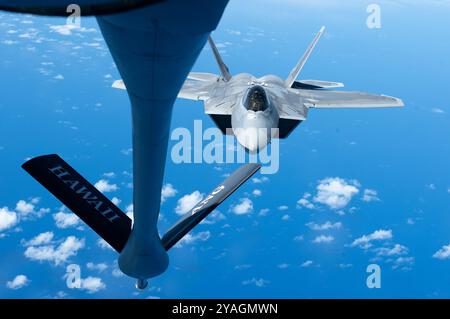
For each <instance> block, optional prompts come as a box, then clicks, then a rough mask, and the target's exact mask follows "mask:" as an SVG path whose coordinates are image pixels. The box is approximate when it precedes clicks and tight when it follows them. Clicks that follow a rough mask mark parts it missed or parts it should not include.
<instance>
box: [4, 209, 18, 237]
mask: <svg viewBox="0 0 450 319" xmlns="http://www.w3.org/2000/svg"><path fill="white" fill-rule="evenodd" d="M17 222H18V218H17V214H16V212H13V211H10V210H9V209H8V207H3V208H0V232H1V231H4V230H7V229H9V228H11V227H13V226H14V225H16V224H17Z"/></svg>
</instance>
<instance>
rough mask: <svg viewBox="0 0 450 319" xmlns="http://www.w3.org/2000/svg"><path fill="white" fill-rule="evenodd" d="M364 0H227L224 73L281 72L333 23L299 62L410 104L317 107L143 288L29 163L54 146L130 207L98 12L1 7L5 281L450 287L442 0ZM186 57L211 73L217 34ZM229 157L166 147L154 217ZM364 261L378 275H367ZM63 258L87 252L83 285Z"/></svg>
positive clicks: (106, 293) (251, 289) (96, 294)
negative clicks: (377, 17)
mask: <svg viewBox="0 0 450 319" xmlns="http://www.w3.org/2000/svg"><path fill="white" fill-rule="evenodd" d="M369 3H371V2H367V1H348V2H345V5H341V3H339V5H337V4H336V2H334V1H329V0H327V1H314V4H310V3H309V2H308V1H300V0H299V1H295V0H281V1H279V0H277V1H273V0H262V1H256V0H254V1H246V2H245V3H244V4H242V3H239V4H238V3H237V1H233V0H231V2H230V4H229V6H228V8H227V10H226V13H225V14H224V17H223V19H222V21H221V23H220V25H219V27H218V29H217V30H216V31H215V32H214V34H213V36H214V39H215V40H216V42H217V43H218V45H219V48H220V50H221V52H222V54H223V58H224V60H225V62H226V63H227V64H228V66H229V68H230V71H231V72H232V73H240V72H248V73H252V74H255V75H257V76H262V75H265V74H269V73H272V74H275V75H278V76H280V77H285V76H287V74H288V73H289V71H290V69H291V68H292V67H293V66H294V65H295V63H296V62H297V60H298V58H299V57H300V55H301V54H302V53H303V51H304V49H305V48H306V46H307V45H308V44H309V42H310V41H311V39H312V37H313V35H314V33H315V32H317V31H318V30H319V29H320V27H321V26H322V25H326V26H327V32H326V34H325V36H324V37H323V38H322V40H321V41H320V43H319V45H318V46H317V48H316V50H315V52H314V53H313V55H312V57H311V59H310V60H309V61H308V64H307V65H306V67H305V69H304V70H303V72H302V74H301V78H303V79H320V80H330V81H339V82H344V83H345V84H346V89H348V90H360V91H367V92H373V93H382V94H387V95H392V96H397V97H400V98H402V99H403V100H404V102H405V104H406V107H405V108H403V109H386V110H312V111H311V112H310V114H309V117H308V120H307V121H306V122H304V123H302V124H301V126H299V128H298V129H297V130H295V131H294V133H293V134H291V135H290V136H289V138H288V139H286V140H283V141H282V142H281V145H280V148H281V155H280V170H279V172H278V173H277V174H275V175H270V176H266V177H265V178H264V176H261V175H258V176H256V177H257V178H256V179H253V180H251V181H250V182H249V183H247V184H246V185H244V186H243V187H242V188H241V189H240V190H239V191H238V192H237V193H236V194H234V195H233V196H232V197H230V198H229V199H228V200H227V201H226V202H225V203H224V204H223V205H222V206H220V207H219V211H217V212H215V213H214V214H213V216H212V217H210V218H209V219H208V220H207V223H203V224H201V225H199V227H198V228H196V229H195V230H194V231H193V232H192V233H191V236H189V237H188V238H187V240H185V241H184V242H183V243H182V245H180V246H179V247H176V248H174V249H173V250H172V251H171V252H170V254H169V255H170V266H169V269H168V271H167V272H166V273H165V274H163V275H162V276H160V277H158V278H155V279H153V280H152V281H151V288H150V289H149V290H148V291H146V292H144V293H138V292H136V290H135V289H134V282H133V280H132V279H130V278H127V277H126V276H123V275H121V274H120V272H119V271H118V270H117V266H116V264H115V260H116V257H117V255H116V253H115V252H113V251H112V250H110V249H108V248H107V247H104V246H102V245H101V243H99V241H98V237H97V236H96V235H95V234H94V233H93V232H92V231H91V230H89V229H88V228H87V227H86V226H84V225H83V224H82V223H81V222H80V221H79V220H77V219H76V218H75V217H74V215H72V214H71V213H70V212H69V211H67V210H66V209H64V208H63V207H61V204H60V203H59V202H58V201H57V200H55V199H54V198H53V197H52V196H51V195H50V194H49V193H47V192H46V191H45V189H43V188H42V187H41V186H40V185H38V184H37V183H36V182H34V181H33V180H32V179H31V177H29V176H28V175H26V173H25V172H24V171H22V170H21V168H20V165H21V164H22V163H23V162H24V161H25V160H26V158H29V157H32V156H37V155H41V154H47V153H58V154H60V155H61V156H62V157H63V158H65V159H66V160H67V161H68V162H69V163H70V164H71V165H72V166H74V167H75V168H76V169H77V170H78V171H79V172H80V173H81V174H83V175H84V176H85V177H86V178H87V179H88V180H90V181H91V182H93V183H96V182H99V181H101V182H100V183H99V184H97V185H100V186H99V187H101V188H102V190H103V191H104V192H105V194H106V195H107V196H108V197H110V198H111V199H112V198H115V199H114V200H115V201H118V202H119V203H118V205H119V206H120V207H121V208H122V209H123V210H124V211H127V210H128V211H129V210H130V209H131V208H130V207H129V205H130V204H131V196H132V190H131V188H130V187H129V184H130V182H131V177H130V173H129V172H130V171H131V154H130V151H129V150H130V140H131V127H130V110H129V102H128V100H127V97H126V95H125V94H124V92H122V91H117V90H114V89H112V88H111V84H112V82H113V81H114V80H115V79H118V78H119V76H118V73H117V70H116V68H115V66H114V63H113V61H112V59H111V57H110V55H109V53H108V50H107V48H106V46H105V43H104V41H103V40H102V37H101V34H100V33H99V31H98V27H97V25H96V23H95V21H94V20H93V19H89V18H83V19H82V29H76V30H75V29H70V28H67V27H66V26H65V20H64V19H59V18H43V17H32V16H27V15H15V14H7V13H0V74H1V77H2V85H1V86H2V93H1V98H0V161H1V162H0V163H1V165H0V250H1V251H2V257H1V259H0V267H1V269H2V270H1V271H0V297H4V298H73V297H78V298H107V297H113V298H130V297H136V298H148V297H158V298H168V297H172V298H177V297H206V298H209V297H274V298H276V297H286V298H320V297H322V298H351V297H353V298H390V297H394V298H406V297H413V298H416V297H438V298H448V297H450V288H449V287H450V275H449V271H448V270H449V266H450V236H449V234H448V229H449V227H450V214H449V203H450V172H449V170H448V169H447V168H448V163H449V161H450V143H449V139H448V137H449V136H450V117H449V114H450V105H449V100H450V96H449V91H448V80H447V77H446V75H448V74H449V73H450V61H449V59H448V56H450V46H449V45H448V43H447V42H448V41H446V38H448V35H446V32H447V31H446V30H448V29H449V27H450V25H449V20H448V14H449V12H450V4H449V3H448V1H431V2H429V1H420V0H418V1H411V2H410V1H408V2H406V1H379V2H378V3H379V4H380V5H381V9H382V11H381V19H382V28H381V29H377V30H374V29H368V28H367V26H366V18H367V16H368V13H366V8H367V5H368V4H369ZM275 12H276V13H275ZM194 70H195V71H200V72H212V73H217V67H216V65H215V61H214V60H213V58H212V54H211V51H210V50H209V48H205V50H204V51H203V52H202V54H201V56H200V57H199V59H198V61H197V63H196V65H195V66H194ZM173 114H174V115H173V120H172V128H177V127H187V128H189V129H192V128H193V123H194V120H196V119H202V120H203V127H204V128H206V127H212V126H213V122H212V121H211V120H210V119H209V118H208V117H207V116H206V115H204V114H203V106H202V105H201V103H200V102H193V101H186V100H178V101H177V102H176V105H175V108H174V113H173ZM175 143H176V142H171V143H170V146H173V145H174V144H175ZM236 167H237V166H236V165H228V166H225V165H215V164H211V165H207V164H178V165H177V164H174V163H173V162H172V161H171V160H170V157H169V158H168V161H167V167H166V173H165V184H166V187H165V192H164V194H165V200H164V203H163V205H162V207H161V215H162V218H161V220H160V223H159V227H160V229H161V232H164V231H165V230H166V229H167V228H168V227H170V225H171V224H173V223H174V222H175V221H176V220H177V219H178V218H179V215H178V214H177V212H178V213H181V212H183V211H185V210H186V209H187V208H188V206H189V205H193V204H194V203H195V201H196V200H198V199H200V198H201V195H202V194H205V193H207V192H209V191H210V190H211V189H212V188H213V187H214V186H216V185H217V184H218V183H219V182H220V181H221V180H222V179H223V178H224V176H225V175H226V174H227V173H230V172H232V171H233V169H235V168H236ZM198 176H200V177H202V178H198ZM168 184H170V186H169V185H168ZM372 263H376V264H378V265H380V267H381V270H382V287H381V288H380V289H368V288H367V286H366V278H367V276H368V274H367V273H366V267H367V266H368V265H369V264H372ZM69 264H78V265H79V266H80V267H81V276H82V278H83V284H82V289H69V288H68V287H67V286H66V279H65V277H64V276H65V274H66V267H67V266H68V265H69Z"/></svg>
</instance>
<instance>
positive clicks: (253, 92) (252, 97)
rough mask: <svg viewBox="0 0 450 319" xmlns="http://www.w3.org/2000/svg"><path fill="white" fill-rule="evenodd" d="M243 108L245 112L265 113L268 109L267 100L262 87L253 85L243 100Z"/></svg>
mask: <svg viewBox="0 0 450 319" xmlns="http://www.w3.org/2000/svg"><path fill="white" fill-rule="evenodd" d="M244 106H245V108H246V109H247V110H249V111H253V112H258V111H265V110H267V108H268V107H269V99H268V98H267V94H266V91H265V90H264V88H263V87H261V86H259V85H255V86H253V87H251V88H250V89H248V91H247V94H246V96H245V99H244Z"/></svg>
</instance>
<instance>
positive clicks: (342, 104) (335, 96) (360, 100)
mask: <svg viewBox="0 0 450 319" xmlns="http://www.w3.org/2000/svg"><path fill="white" fill-rule="evenodd" d="M297 94H299V95H300V96H301V97H302V99H303V103H304V106H306V107H308V108H381V107H401V106H404V104H403V101H402V100H401V99H399V98H396V97H391V96H387V95H376V94H369V93H362V92H345V91H323V90H300V91H298V93H297Z"/></svg>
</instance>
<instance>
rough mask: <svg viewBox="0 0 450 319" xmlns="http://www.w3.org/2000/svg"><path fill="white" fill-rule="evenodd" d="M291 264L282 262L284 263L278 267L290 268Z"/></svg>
mask: <svg viewBox="0 0 450 319" xmlns="http://www.w3.org/2000/svg"><path fill="white" fill-rule="evenodd" d="M289 266H290V265H289V264H287V263H282V264H279V265H278V266H277V267H278V268H280V269H287V268H289Z"/></svg>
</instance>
